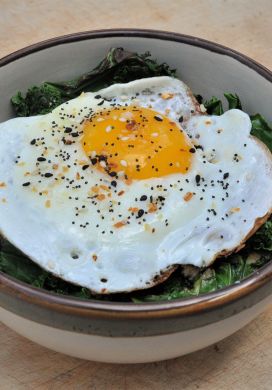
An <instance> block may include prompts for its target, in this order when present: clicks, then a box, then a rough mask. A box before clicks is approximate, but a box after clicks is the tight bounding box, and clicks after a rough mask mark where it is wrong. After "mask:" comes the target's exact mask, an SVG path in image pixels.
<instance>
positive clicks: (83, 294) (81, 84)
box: [0, 48, 272, 303]
mask: <svg viewBox="0 0 272 390" xmlns="http://www.w3.org/2000/svg"><path fill="white" fill-rule="evenodd" d="M165 75H166V76H172V77H175V75H176V72H175V70H173V69H170V67H169V66H168V65H167V64H166V63H162V64H158V63H157V61H155V60H153V59H151V58H150V53H148V52H147V53H144V54H137V53H132V52H129V51H126V50H124V49H122V48H113V49H111V50H110V51H109V52H108V53H107V55H106V57H105V58H104V59H103V60H102V61H101V62H100V64H99V65H98V66H97V67H96V68H94V69H93V70H91V71H90V72H88V73H85V74H83V75H82V76H80V77H78V78H76V79H74V80H70V81H67V82H62V83H52V82H45V83H43V84H42V85H40V86H33V87H31V88H30V89H29V90H28V91H27V92H26V94H23V93H22V92H17V94H16V95H15V96H13V97H12V98H11V103H12V105H13V107H14V110H15V113H16V115H17V116H31V115H38V114H46V113H48V112H50V111H51V110H52V109H54V108H55V107H57V106H58V105H60V104H61V103H63V102H65V101H67V100H69V99H72V98H74V97H76V96H78V95H79V94H80V93H81V92H83V91H84V92H87V91H96V90H98V89H101V88H103V87H107V86H109V85H111V84H114V83H120V82H121V83H122V82H123V83H126V82H129V81H132V80H136V79H140V78H145V77H154V76H165ZM224 96H225V98H226V100H227V103H228V109H232V108H238V109H242V104H241V101H240V99H239V97H238V96H237V95H236V94H232V93H225V94H224ZM196 98H197V100H198V101H199V102H200V103H203V104H204V106H205V107H206V109H207V112H208V114H210V115H212V114H215V115H221V114H223V112H224V109H223V104H222V101H221V100H219V99H218V98H216V97H212V98H211V99H210V100H209V101H205V102H203V98H202V97H201V96H200V95H196ZM251 122H252V131H251V133H252V135H254V136H256V137H258V138H259V139H260V140H261V141H263V142H264V143H265V144H266V145H267V146H268V148H269V149H270V150H272V128H271V127H270V126H269V125H268V123H267V122H266V121H265V119H264V118H263V117H262V116H261V115H260V114H255V115H252V116H251ZM0 243H1V248H0V271H2V272H4V273H6V274H8V275H10V276H13V277H15V278H17V279H19V280H20V281H23V282H25V283H28V284H31V285H33V286H36V287H40V288H43V289H46V290H48V291H52V292H55V293H58V294H64V295H71V296H75V297H80V298H84V299H102V300H111V301H128V302H131V301H132V302H136V303H140V302H151V301H162V300H171V299H176V298H183V297H190V296H196V295H199V294H203V293H207V292H211V291H215V290H217V289H220V288H223V287H226V286H229V285H231V284H234V283H239V282H240V281H241V280H243V279H244V278H245V277H247V276H248V275H250V274H251V273H253V272H254V271H256V270H257V269H259V268H260V267H262V266H263V265H264V264H266V263H268V262H269V261H270V260H271V252H272V219H270V220H268V221H267V222H266V223H265V224H264V225H263V226H262V227H261V229H259V230H258V231H257V233H255V234H254V236H253V237H251V238H250V239H249V240H248V241H247V243H246V246H245V248H244V249H243V250H242V251H240V252H239V254H233V255H231V256H229V257H226V258H224V259H220V260H218V261H217V262H215V263H214V264H213V265H212V266H210V267H208V268H205V269H201V268H197V267H194V266H190V265H185V266H180V267H179V268H178V269H177V271H176V272H174V273H173V274H172V276H171V277H170V278H169V279H168V280H167V281H166V282H164V283H162V284H160V285H158V286H156V287H153V288H151V289H148V290H143V291H139V292H133V293H126V294H113V295H109V296H98V295H93V294H92V293H91V292H90V291H89V290H88V289H86V288H82V287H79V286H75V285H73V284H71V283H68V282H65V281H64V280H61V279H59V278H57V277H55V276H53V275H52V274H50V273H49V272H47V271H45V270H43V269H41V268H40V267H39V266H38V265H36V264H35V263H34V262H32V261H31V260H30V259H29V258H27V257H26V256H25V255H24V254H22V253H21V252H20V251H19V250H18V249H16V248H15V247H14V246H12V245H11V244H10V243H9V242H8V241H6V240H5V239H4V238H1V242H0Z"/></svg>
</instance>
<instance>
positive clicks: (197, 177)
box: [195, 175, 200, 184]
mask: <svg viewBox="0 0 272 390" xmlns="http://www.w3.org/2000/svg"><path fill="white" fill-rule="evenodd" d="M195 181H196V183H197V184H198V183H199V182H200V175H196V177H195Z"/></svg>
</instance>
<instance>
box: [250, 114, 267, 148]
mask: <svg viewBox="0 0 272 390" xmlns="http://www.w3.org/2000/svg"><path fill="white" fill-rule="evenodd" d="M250 119H251V123H252V130H251V134H252V135H254V136H255V137H257V138H259V139H260V140H261V141H262V142H263V143H264V144H266V146H267V147H268V148H269V150H270V151H272V127H271V126H269V125H268V123H267V122H266V120H265V119H264V117H263V116H262V115H260V114H255V115H252V116H251V117H250Z"/></svg>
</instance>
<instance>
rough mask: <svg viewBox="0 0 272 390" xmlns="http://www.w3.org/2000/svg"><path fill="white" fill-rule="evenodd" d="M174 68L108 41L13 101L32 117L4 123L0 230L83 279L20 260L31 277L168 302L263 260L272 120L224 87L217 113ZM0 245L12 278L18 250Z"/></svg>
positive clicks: (270, 200)
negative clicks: (249, 110)
mask: <svg viewBox="0 0 272 390" xmlns="http://www.w3.org/2000/svg"><path fill="white" fill-rule="evenodd" d="M150 76H151V77H150ZM173 76H174V72H173V71H172V70H170V69H169V67H168V66H167V65H165V64H162V65H158V64H156V62H154V61H152V60H149V59H148V57H147V56H145V55H143V56H139V55H137V54H134V53H128V52H126V51H124V50H122V49H113V50H111V51H110V53H109V54H108V55H107V57H106V59H105V60H103V61H102V63H101V64H100V65H99V66H98V67H97V68H96V69H95V70H94V71H92V72H90V73H89V74H87V75H84V76H82V77H80V78H79V80H74V81H73V82H68V83H63V84H52V83H45V84H43V85H42V86H41V87H34V88H32V89H31V90H30V91H29V92H28V93H27V95H26V97H25V98H23V96H22V95H21V94H20V93H18V94H17V95H16V96H15V97H14V98H13V99H12V101H13V104H14V106H15V108H16V111H17V113H18V114H19V115H23V116H25V115H30V117H29V118H24V119H23V118H18V119H13V120H10V121H8V122H5V123H4V124H2V125H1V132H0V137H2V139H1V151H0V155H1V156H2V165H1V170H0V174H1V180H2V181H1V184H2V185H1V189H2V193H3V194H4V195H3V197H2V204H1V209H2V211H1V215H2V218H1V224H0V227H1V229H2V232H3V234H4V235H5V236H6V237H7V238H8V239H9V240H10V241H11V242H12V243H14V244H15V246H16V247H18V248H20V249H21V250H22V251H23V252H24V253H25V254H27V255H28V256H29V257H30V258H32V259H33V260H34V261H35V262H36V263H38V264H39V265H40V266H42V268H44V269H45V270H46V271H48V272H50V273H52V274H54V275H57V276H59V277H60V278H61V279H64V280H66V281H69V282H71V283H74V284H78V285H79V286H81V287H83V289H82V288H81V287H74V286H70V285H69V284H68V283H65V282H62V281H59V280H58V279H54V278H52V277H51V275H50V274H48V272H45V271H43V270H40V269H37V267H36V266H35V264H32V263H31V262H29V261H27V260H26V263H25V264H27V266H26V269H28V268H31V269H32V270H33V269H35V272H34V275H35V277H34V280H31V283H34V284H38V285H41V286H42V287H47V286H48V284H49V289H53V290H55V291H57V292H58V291H62V287H61V288H59V286H60V285H61V286H64V289H63V290H64V291H67V290H68V291H69V289H70V290H72V294H77V295H81V296H82V295H83V296H86V297H88V296H91V294H92V293H95V294H109V293H117V292H118V293H120V292H123V293H124V292H128V291H134V290H139V289H143V290H144V291H143V292H140V293H136V292H135V293H132V294H124V295H123V296H122V297H121V296H120V295H114V296H112V295H111V296H110V298H109V299H118V300H119V299H126V300H129V299H133V301H134V302H140V301H145V300H160V299H172V298H177V297H181V296H186V295H187V296H188V295H194V294H199V293H201V292H206V291H212V290H214V289H217V288H220V287H224V286H226V285H228V284H232V283H233V282H237V281H240V280H241V279H242V278H243V277H244V276H247V275H248V274H249V273H250V272H252V270H254V268H255V267H258V266H260V265H262V264H264V263H265V262H267V261H269V260H270V256H269V250H271V236H272V231H271V222H270V221H267V222H266V220H267V219H268V218H269V216H270V213H271V206H272V196H271V194H272V192H271V186H272V181H271V154H270V152H269V150H268V149H267V148H266V146H265V145H264V143H265V144H266V145H267V146H268V147H269V146H271V134H270V133H269V132H270V128H269V126H268V124H267V123H266V122H265V120H264V119H263V118H262V117H261V116H260V115H259V114H256V115H255V116H253V117H252V118H251V120H250V118H249V116H248V115H247V114H245V113H243V112H242V111H241V103H240V101H239V98H238V97H237V96H236V95H233V94H226V97H227V99H228V102H229V108H230V110H229V111H227V112H226V113H224V114H223V112H222V111H223V109H222V105H221V102H220V101H219V100H218V99H216V98H213V99H212V100H211V101H210V102H206V103H205V104H203V103H201V101H200V97H197V98H195V97H194V95H193V94H192V92H191V91H190V89H189V87H187V86H186V85H185V84H184V83H183V82H182V81H180V80H177V79H176V78H174V77H173ZM103 78H104V79H103ZM131 79H132V80H131ZM101 80H102V82H103V83H105V82H106V83H107V84H109V83H112V85H111V86H106V87H105V88H102V87H104V86H105V85H101V84H100V85H99V84H98V81H99V82H100V83H101ZM120 82H122V84H120ZM88 91H93V92H88ZM94 91H95V92H94ZM82 92H83V93H82ZM80 93H81V94H80ZM76 96H77V97H76ZM71 98H74V99H72V100H71ZM39 102H40V104H39ZM55 107H56V108H55ZM52 110H53V111H52ZM51 111H52V112H51ZM48 112H49V113H48ZM37 114H45V115H44V116H33V115H37ZM251 125H253V126H252V129H251ZM250 131H251V134H253V135H256V136H258V137H259V138H260V140H262V141H264V143H262V142H260V141H257V140H256V138H253V137H251V136H250ZM10 152H11V153H10ZM257 163H258V165H257ZM260 188H262V191H260ZM18 216H20V217H19V218H18ZM15 221H16V222H15ZM27 221H28V222H27ZM265 222H266V223H265ZM262 225H263V227H262V229H261V230H260V231H258V232H257V233H256V235H255V236H253V237H252V238H251V239H250V240H249V241H248V238H249V237H250V236H251V235H252V234H253V233H254V232H255V230H256V229H257V228H259V227H261V226H262ZM14 226H16V229H15V228H14ZM267 242H268V243H267ZM245 243H246V248H245V249H244V250H243V251H242V252H241V255H240V252H239V255H232V256H230V257H225V256H227V255H230V254H231V253H232V252H235V251H237V250H240V249H241V248H242V247H243V246H244V244H245ZM5 245H6V248H7V247H9V245H8V244H7V243H5V244H4V246H3V251H2V260H1V268H2V270H3V271H4V272H7V273H10V274H13V275H14V269H16V272H17V273H18V269H17V267H16V266H15V264H17V263H16V261H17V259H18V258H17V256H19V257H20V259H22V257H21V255H17V254H15V255H14V253H13V255H12V256H7V255H6V254H11V252H12V251H13V249H12V250H11V252H9V251H10V249H8V250H6V249H5ZM222 256H223V257H224V259H222ZM218 257H221V258H220V259H218V262H217V263H216V264H215V265H214V266H212V268H211V267H208V266H210V265H211V264H212V262H213V261H214V260H215V259H216V258H218ZM20 262H21V260H20ZM179 265H181V266H182V268H181V272H180V269H178V270H176V269H177V267H178V266H179ZM33 267H34V268H33ZM207 267H208V268H207ZM18 268H20V270H21V274H24V272H22V269H23V265H22V263H20V264H19V265H18ZM10 270H12V271H11V272H10ZM233 271H235V272H233ZM16 272H15V273H16ZM27 272H28V271H26V273H27ZM172 273H173V275H172V277H171V276H170V275H171V274H172ZM24 277H25V276H24ZM52 280H53V285H54V283H55V285H56V286H55V287H52ZM159 283H160V285H159V286H158V287H156V288H157V289H158V290H154V289H153V290H150V289H147V288H150V287H151V286H153V285H156V284H159ZM161 283H162V284H161ZM156 288H155V289H156ZM146 289H147V290H146ZM164 289H165V290H164ZM114 297H116V298H114ZM104 299H105V298H104ZM106 299H108V296H106Z"/></svg>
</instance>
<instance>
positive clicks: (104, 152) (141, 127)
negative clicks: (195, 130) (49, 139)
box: [81, 106, 195, 180]
mask: <svg viewBox="0 0 272 390" xmlns="http://www.w3.org/2000/svg"><path fill="white" fill-rule="evenodd" d="M81 142H82V146H83V149H84V151H85V153H86V154H87V155H88V156H89V157H90V158H91V161H92V163H93V164H94V165H96V166H97V167H98V168H99V169H100V170H104V171H106V172H108V173H112V176H114V173H117V175H118V172H120V171H122V172H124V175H126V177H127V178H128V179H136V180H141V179H149V178H152V177H162V176H166V175H171V174H173V173H185V172H187V171H188V170H189V168H190V165H191V160H192V152H194V151H195V150H194V148H193V146H192V144H191V143H190V141H189V140H188V137H187V136H186V135H185V134H184V132H183V131H182V130H181V128H180V127H179V125H177V124H176V123H175V122H173V121H171V120H170V119H169V118H167V117H166V116H164V115H162V114H158V113H157V112H156V111H153V110H151V109H149V108H143V107H136V106H135V107H134V106H129V107H115V108H113V109H109V110H103V111H101V112H99V113H97V114H95V115H94V116H92V118H91V119H90V120H88V121H87V122H86V123H85V126H84V131H83V137H82V140H81Z"/></svg>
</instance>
